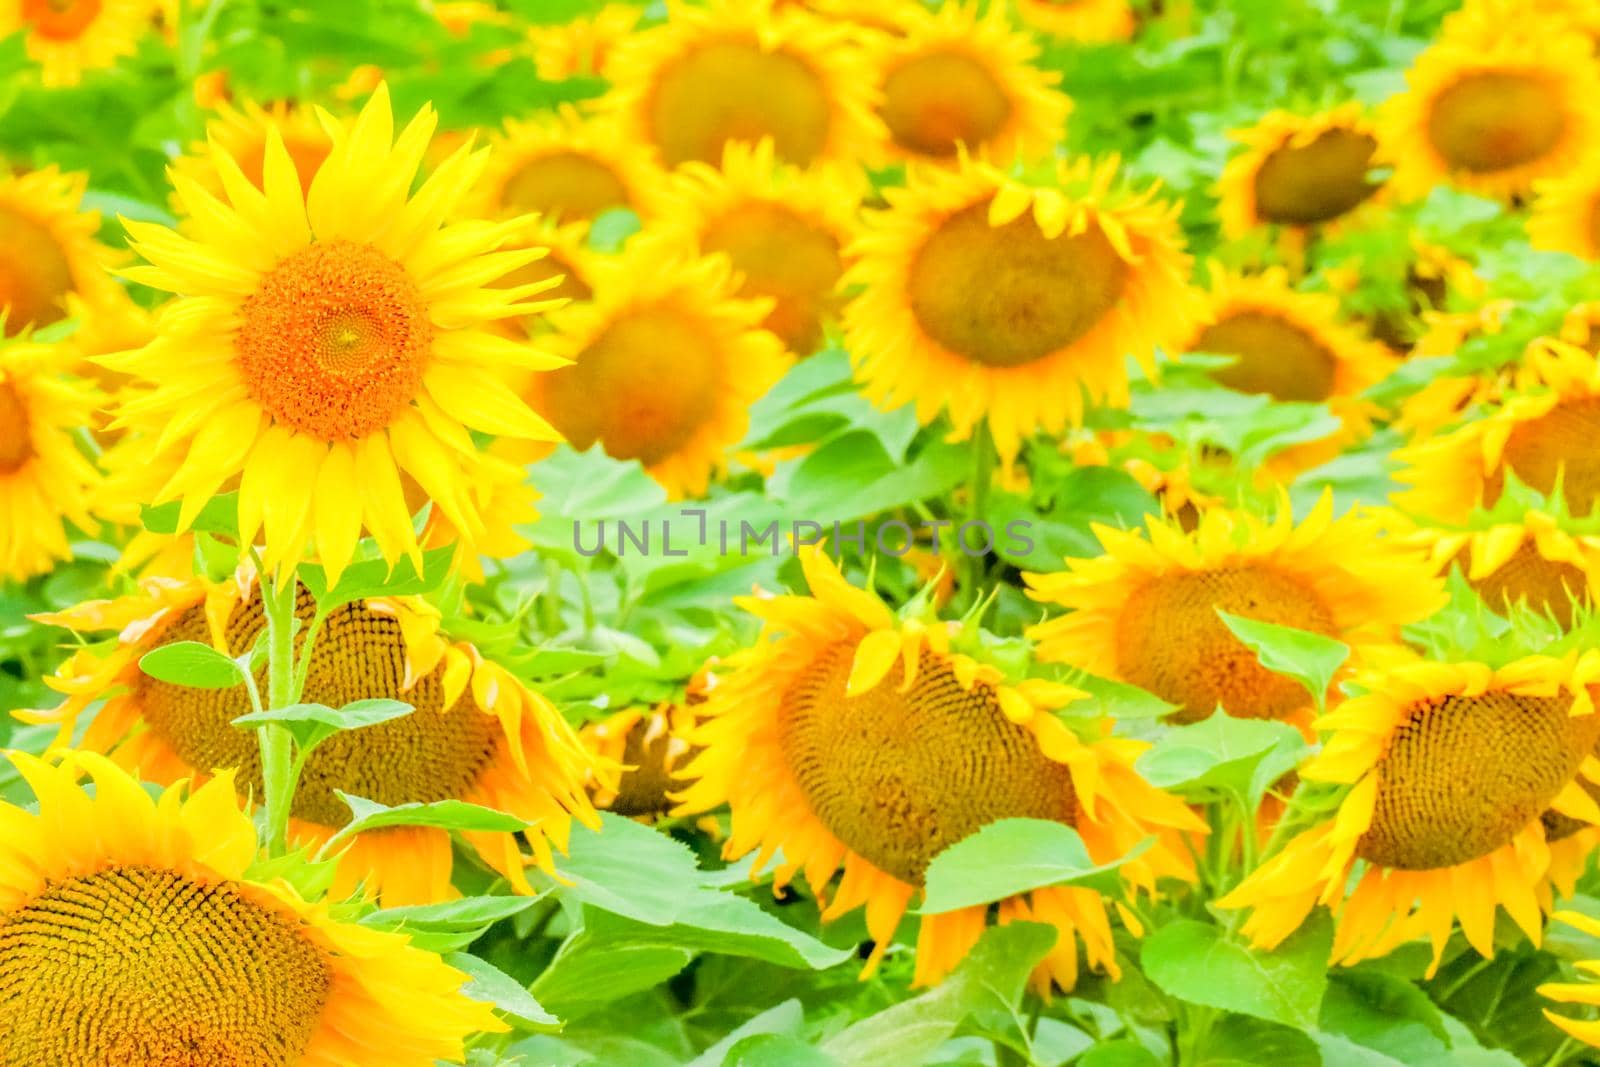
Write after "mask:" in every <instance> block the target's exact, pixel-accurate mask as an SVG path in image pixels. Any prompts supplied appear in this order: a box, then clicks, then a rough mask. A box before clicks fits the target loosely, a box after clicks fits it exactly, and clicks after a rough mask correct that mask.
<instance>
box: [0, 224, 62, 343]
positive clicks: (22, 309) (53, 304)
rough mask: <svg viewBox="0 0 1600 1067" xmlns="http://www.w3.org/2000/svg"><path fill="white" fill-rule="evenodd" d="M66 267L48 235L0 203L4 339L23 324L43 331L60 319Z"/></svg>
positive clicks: (59, 249)
mask: <svg viewBox="0 0 1600 1067" xmlns="http://www.w3.org/2000/svg"><path fill="white" fill-rule="evenodd" d="M71 291H72V265H71V264H70V263H69V262H68V261H67V255H66V252H65V251H64V250H63V249H62V247H61V244H60V242H59V241H57V240H56V238H55V235H54V234H52V233H51V232H50V230H49V229H48V228H46V227H44V226H41V225H40V224H39V223H37V222H35V221H34V220H33V219H30V218H28V217H27V216H25V215H23V214H21V213H19V212H17V211H15V210H14V209H12V208H9V207H7V206H5V205H4V204H0V311H4V312H5V335H6V336H7V337H14V336H16V335H17V334H18V333H20V332H22V328H23V327H24V326H28V325H30V324H31V325H34V326H48V325H50V324H51V323H52V322H56V321H58V320H60V319H61V318H63V317H65V315H66V313H67V312H66V308H65V307H64V306H63V305H62V298H63V297H65V296H66V295H67V294H68V293H69V292H71Z"/></svg>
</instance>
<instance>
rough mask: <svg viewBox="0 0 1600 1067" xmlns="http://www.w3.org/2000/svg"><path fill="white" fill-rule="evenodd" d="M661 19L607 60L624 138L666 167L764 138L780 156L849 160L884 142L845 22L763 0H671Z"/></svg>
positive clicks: (799, 160) (707, 159) (801, 160)
mask: <svg viewBox="0 0 1600 1067" xmlns="http://www.w3.org/2000/svg"><path fill="white" fill-rule="evenodd" d="M667 14H668V21H667V22H666V23H665V24H664V25H661V26H657V27H654V28H652V29H649V30H645V31H644V32H642V33H637V34H635V35H633V36H632V37H631V38H629V39H628V40H626V41H624V42H623V43H621V44H620V45H618V46H617V47H616V49H614V50H613V51H612V53H611V59H610V61H609V62H608V63H607V64H606V73H607V75H608V76H609V77H611V78H612V80H613V89H612V92H611V95H610V97H609V100H610V104H611V106H612V107H613V108H614V109H615V112H616V114H617V115H619V116H620V117H621V118H622V120H623V121H624V123H626V125H627V129H625V131H624V136H625V137H626V138H627V139H628V140H629V141H630V142H637V143H642V144H646V145H649V146H650V148H651V149H652V150H653V151H654V152H655V153H656V155H657V156H658V157H659V158H660V160H661V161H662V162H663V163H665V164H666V165H667V166H669V167H676V166H678V165H679V164H680V163H686V162H688V161H689V160H695V159H697V160H699V161H700V162H702V163H710V164H712V165H715V164H716V163H717V161H718V160H720V159H721V158H722V150H723V147H724V146H725V145H727V143H728V142H729V141H746V142H751V143H754V142H757V141H760V140H762V139H763V138H767V137H770V138H772V141H773V144H774V145H775V147H776V150H777V154H778V158H780V159H782V160H784V161H785V162H788V163H793V164H795V165H797V166H801V167H808V166H810V165H811V164H813V163H825V162H833V163H839V164H845V165H849V164H853V163H854V162H855V161H856V160H857V159H859V158H861V157H862V156H863V155H865V154H867V153H868V151H869V150H870V149H872V148H874V147H875V146H877V145H879V144H881V143H882V140H883V127H882V124H881V123H880V122H879V121H878V119H877V117H876V116H875V115H874V114H873V113H872V108H873V105H874V104H875V103H876V101H875V100H874V99H873V93H872V89H871V84H872V83H871V78H870V76H869V74H868V71H867V68H866V66H865V64H864V63H863V60H862V56H861V54H860V50H859V49H858V48H857V47H856V44H855V41H856V36H857V32H856V31H855V30H854V28H853V27H851V26H849V25H844V24H835V23H831V22H829V21H828V20H826V19H823V18H821V17H819V16H816V15H812V14H809V13H807V12H805V11H799V10H796V9H794V8H792V7H785V8H784V9H783V10H781V11H775V10H773V3H772V0H711V2H710V3H709V4H707V5H705V6H703V7H701V6H693V5H690V4H688V3H685V2H683V0H668V3H667Z"/></svg>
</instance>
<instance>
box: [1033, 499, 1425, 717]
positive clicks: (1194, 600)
mask: <svg viewBox="0 0 1600 1067" xmlns="http://www.w3.org/2000/svg"><path fill="white" fill-rule="evenodd" d="M1095 533H1096V535H1097V536H1098V537H1099V539H1100V544H1101V546H1102V547H1103V548H1104V549H1105V554H1104V555H1101V556H1098V557H1095V558H1092V559H1069V560H1068V561H1067V569H1066V570H1065V571H1063V572H1060V573H1055V574H1025V575H1024V578H1025V579H1026V581H1027V583H1028V586H1029V595H1031V596H1033V597H1034V598H1035V599H1037V600H1042V601H1045V602H1047V603H1050V604H1054V605H1057V606H1059V607H1064V608H1068V609H1070V611H1069V613H1068V614H1067V615H1064V616H1061V617H1060V618H1056V619H1051V620H1049V621H1047V622H1044V623H1040V624H1039V625H1037V626H1035V627H1034V628H1033V630H1032V631H1031V632H1030V635H1031V636H1032V637H1033V638H1034V639H1035V640H1036V641H1038V643H1039V655H1040V656H1041V658H1045V659H1048V660H1051V661H1054V662H1061V663H1070V664H1073V665H1075V666H1078V667H1081V668H1083V669H1084V670H1087V671H1090V672H1091V673H1094V674H1099V675H1102V676H1104V677H1109V678H1116V679H1118V680H1120V681H1124V682H1129V683H1131V684H1133V685H1137V686H1139V687H1141V688H1143V689H1147V690H1149V691H1150V692H1152V693H1154V694H1155V695H1156V696H1158V697H1160V698H1161V699H1162V700H1165V701H1167V702H1168V703H1170V704H1174V705H1176V706H1177V707H1178V709H1179V710H1178V711H1177V712H1176V713H1175V718H1176V720H1177V721H1180V722H1182V721H1194V720H1197V719H1203V718H1205V717H1207V716H1209V715H1210V714H1211V713H1212V712H1213V711H1214V710H1216V709H1217V708H1218V707H1219V706H1220V707H1221V708H1223V709H1224V710H1225V711H1227V712H1228V714H1230V715H1234V716H1237V717H1243V718H1257V719H1285V720H1292V721H1295V722H1298V723H1304V722H1306V721H1308V716H1309V713H1310V709H1311V700H1310V698H1309V697H1308V695H1307V694H1306V692H1305V690H1304V688H1302V687H1301V685H1300V683H1299V682H1297V681H1294V680H1293V679H1291V678H1288V677H1286V676H1284V675H1281V674H1275V673H1273V672H1271V671H1268V670H1267V669H1266V668H1265V667H1263V666H1261V664H1260V663H1259V662H1258V661H1257V660H1256V656H1255V653H1253V652H1252V651H1251V650H1250V648H1249V647H1248V646H1247V645H1245V644H1244V642H1242V641H1240V640H1239V639H1238V638H1237V637H1235V636H1234V634H1233V632H1232V631H1231V630H1229V629H1228V627H1227V625H1226V624H1225V623H1224V622H1223V620H1222V619H1221V617H1220V616H1219V615H1218V614H1217V613H1218V611H1223V612H1227V613H1229V614H1231V615H1237V616H1241V617H1243V618H1248V619H1254V620H1257V621H1260V622H1268V623H1274V624H1277V625H1280V626H1289V627H1292V628H1294V629H1297V630H1309V631H1311V632H1313V633H1319V634H1322V635H1324V636H1327V637H1332V638H1336V639H1338V640H1340V641H1344V642H1346V643H1349V644H1364V643H1373V642H1383V641H1388V640H1393V639H1395V637H1396V636H1397V635H1398V632H1399V628H1400V626H1402V625H1404V624H1406V623H1410V622H1415V621H1417V620H1419V619H1422V618H1425V617H1426V616H1428V615H1430V614H1432V613H1433V612H1434V611H1436V610H1437V609H1438V608H1440V607H1441V606H1443V604H1444V585H1443V582H1442V581H1441V580H1440V579H1439V578H1438V577H1436V576H1435V575H1434V574H1433V572H1432V570H1431V569H1430V568H1429V566H1428V563H1427V560H1426V558H1425V557H1424V556H1423V554H1422V553H1421V552H1419V551H1417V550H1415V549H1414V548H1413V547H1410V546H1407V545H1403V544H1399V543H1397V542H1396V541H1394V540H1392V539H1387V538H1384V537H1383V536H1381V531H1380V529H1379V526H1378V524H1377V522H1376V521H1375V520H1373V519H1371V518H1368V517H1365V516H1360V515H1356V514H1353V513H1350V514H1346V515H1343V516H1341V517H1339V518H1334V516H1333V503H1332V499H1331V498H1330V497H1328V496H1324V497H1323V498H1322V500H1321V501H1320V502H1319V503H1318V504H1317V506H1316V507H1315V508H1314V509H1313V510H1312V511H1311V513H1310V514H1308V515H1307V516H1306V517H1305V519H1304V520H1302V521H1299V522H1296V521H1295V519H1294V517H1293V515H1292V514H1291V513H1290V512H1289V509H1288V507H1287V506H1286V505H1280V509H1279V512H1278V515H1277V518H1276V519H1275V520H1273V521H1272V522H1270V523H1268V522H1264V521H1262V520H1260V519H1257V518H1256V517H1255V516H1253V515H1251V514H1249V513H1248V512H1240V511H1233V510H1229V509H1225V508H1213V509H1210V510H1208V511H1206V512H1205V513H1204V514H1202V515H1201V516H1200V519H1199V523H1198V525H1197V526H1196V527H1195V528H1194V529H1192V530H1190V531H1188V532H1186V531H1185V530H1184V529H1183V528H1182V526H1181V524H1180V522H1179V521H1177V520H1171V519H1168V520H1156V519H1147V520H1146V530H1145V531H1143V532H1133V533H1129V532H1125V531H1121V530H1113V529H1109V528H1106V527H1096V529H1095Z"/></svg>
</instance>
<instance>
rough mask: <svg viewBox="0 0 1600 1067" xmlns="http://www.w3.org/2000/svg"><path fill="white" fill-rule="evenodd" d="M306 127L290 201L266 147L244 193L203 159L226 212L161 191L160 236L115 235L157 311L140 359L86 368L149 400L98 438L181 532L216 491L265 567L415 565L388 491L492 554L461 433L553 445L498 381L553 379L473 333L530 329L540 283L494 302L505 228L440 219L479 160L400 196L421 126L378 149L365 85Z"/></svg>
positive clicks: (529, 360)
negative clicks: (158, 292) (168, 510)
mask: <svg viewBox="0 0 1600 1067" xmlns="http://www.w3.org/2000/svg"><path fill="white" fill-rule="evenodd" d="M323 122H324V128H325V130H326V132H327V134H328V137H329V138H330V140H331V141H332V147H331V148H330V149H329V152H328V156H327V159H326V160H325V161H324V162H323V163H322V165H321V166H320V167H319V168H318V169H317V172H316V175H315V177H314V178H313V179H312V181H311V184H310V187H309V189H307V188H303V187H302V186H301V182H300V177H299V173H298V171H297V170H296V169H295V164H294V160H293V159H292V158H291V157H290V155H289V152H288V150H287V148H285V146H284V143H283V139H282V137H281V136H280V135H279V134H278V132H277V131H276V129H269V130H268V132H267V148H266V155H265V162H264V163H263V182H264V185H263V187H262V188H257V187H256V186H255V185H253V184H251V182H250V181H249V179H248V178H247V177H246V176H245V175H244V173H243V172H242V171H241V170H240V167H239V165H238V163H237V162H236V161H235V160H234V159H233V157H232V156H230V155H229V154H228V153H227V152H226V151H224V150H223V149H221V148H220V147H217V146H215V145H214V146H213V147H212V163H213V165H214V166H215V168H216V171H217V174H218V175H219V176H220V178H221V181H222V183H223V185H224V189H225V195H224V197H222V198H220V199H219V198H218V197H215V196H213V195H211V194H210V193H209V192H207V191H206V190H205V189H204V188H203V187H202V186H201V185H200V184H199V183H198V182H197V181H195V180H193V179H189V178H186V177H185V176H183V175H182V174H178V173H174V175H173V183H174V186H175V189H176V192H177V196H178V198H179V201H180V203H181V204H182V205H183V207H184V210H185V212H186V214H185V216H184V217H183V218H182V220H181V222H180V227H181V228H180V230H177V231H174V230H169V229H166V228H163V227H160V226H156V225H152V224H149V223H140V222H128V223H127V228H128V231H129V233H130V234H131V235H132V237H133V239H134V245H135V247H136V249H137V250H138V251H139V252H140V253H141V254H142V255H143V256H144V257H145V258H146V259H147V260H148V261H149V265H148V266H143V267H135V268H130V269H129V271H128V274H129V276H130V277H132V278H133V279H134V280H136V281H139V282H142V283H144V284H147V285H150V286H153V287H155V288H158V289H162V290H165V291H168V292H171V293H174V294H176V297H177V298H176V299H175V300H173V301H171V302H170V303H168V304H167V305H166V306H165V307H164V308H163V310H162V312H161V314H160V315H159V317H158V320H157V336H156V338H155V339H154V340H153V341H151V342H150V343H149V344H148V345H145V346H144V347H143V348H140V349H138V350H135V351H132V352H129V353H126V354H122V355H118V356H115V357H106V358H105V362H106V363H107V365H108V366H111V367H112V368H113V369H115V370H119V371H122V372H125V373H128V374H131V375H134V376H136V377H138V378H140V379H143V380H145V381H147V382H148V383H150V386H151V388H149V389H147V390H144V391H142V392H141V393H140V394H139V395H137V396H135V397H133V398H131V399H126V400H124V401H123V402H122V403H121V404H119V405H118V408H117V412H116V414H117V422H116V425H118V426H126V427H132V428H136V429H143V430H146V431H148V432H149V434H150V438H151V440H152V441H153V442H154V447H153V448H152V450H151V454H150V456H149V461H148V464H147V466H148V469H149V471H155V472H159V473H160V475H161V476H162V478H163V479H164V481H163V483H162V484H161V486H160V487H159V489H157V490H156V492H155V495H154V497H153V499H154V500H155V501H166V500H181V501H182V505H181V511H180V515H179V526H180V529H182V528H186V527H187V526H188V525H189V523H191V522H192V521H193V519H194V518H195V516H196V515H197V514H198V513H199V511H200V509H201V507H202V506H203V505H204V504H205V503H206V501H207V500H209V499H210V498H211V497H213V496H214V495H215V494H216V493H217V492H219V491H220V490H224V489H235V488H236V489H237V491H238V494H239V495H238V521H239V527H240V540H241V546H242V547H246V548H247V547H248V546H250V545H253V544H254V543H255V542H256V539H257V537H258V535H261V534H262V533H264V534H265V537H266V551H265V553H264V556H263V558H264V560H265V562H266V563H267V565H268V566H270V567H274V568H276V567H280V566H292V565H293V564H294V563H296V562H297V561H299V560H301V559H303V558H307V556H308V555H310V554H311V552H312V550H313V549H314V554H315V556H316V557H317V558H318V559H319V560H320V561H321V562H322V564H323V565H324V566H325V567H326V568H327V570H328V572H329V574H330V576H333V575H337V574H338V573H339V572H340V571H341V570H342V569H343V568H344V566H345V565H346V564H347V563H348V562H349V561H350V559H351V558H352V557H353V555H354V553H355V549H356V543H357V540H358V539H359V538H360V536H361V535H362V533H363V532H365V533H370V534H371V535H372V537H373V538H374V540H375V541H376V543H377V546H378V550H379V551H380V552H381V553H382V555H383V557H384V558H385V559H388V560H390V561H391V562H392V561H394V560H397V559H399V558H400V557H401V556H403V555H409V556H411V557H412V558H413V560H414V561H417V562H420V548H419V546H418V543H417V539H416V536H415V534H414V532H413V526H412V508H411V507H410V506H409V505H408V503H407V487H408V486H415V487H417V488H418V489H420V491H421V492H422V493H423V494H425V497H426V499H428V500H429V501H431V503H432V505H433V507H434V508H436V509H438V510H439V511H441V512H442V513H443V515H444V517H445V518H446V519H447V520H448V521H449V522H450V523H451V524H452V526H453V527H454V528H455V529H456V530H458V531H459V532H460V534H461V537H462V539H463V542H464V543H466V544H468V545H471V544H474V543H476V542H478V541H480V540H482V539H486V538H488V537H491V536H492V535H493V533H494V529H495V527H496V526H497V525H499V524H502V523H503V522H504V519H503V518H502V517H501V516H497V515H494V514H489V513H486V512H485V511H484V509H483V508H482V507H481V495H480V494H478V493H475V492H474V491H473V487H474V482H475V479H476V478H477V477H478V474H479V472H480V471H482V470H483V469H484V467H485V465H486V463H487V462H488V461H487V460H485V458H484V456H483V454H482V453H481V452H480V451H479V450H478V447H477V444H476V442H475V440H474V438H473V436H472V435H473V432H478V433H482V434H490V435H498V436H503V437H508V438H514V439H531V440H553V439H555V432H554V431H553V430H552V429H551V428H550V427H549V426H548V425H547V424H546V423H545V422H544V420H542V419H540V418H539V417H538V416H537V415H535V414H534V413H533V412H532V411H530V410H529V409H528V408H527V406H526V405H525V404H524V403H523V402H522V401H521V400H520V399H518V397H517V396H516V394H515V393H514V392H513V391H512V390H511V388H510V387H509V386H508V385H507V384H506V383H505V381H504V378H505V375H506V372H507V371H509V370H512V369H524V370H530V371H537V370H545V369H549V368H551V367H554V366H557V365H559V363H560V360H559V359H556V358H555V357H551V356H548V355H545V354H543V353H541V352H539V351H537V350H535V349H534V348H532V347H531V346H529V345H527V344H525V343H517V342H515V341H513V340H511V339H509V338H507V337H505V336H503V335H502V334H500V333H497V332H496V331H495V330H494V329H492V328H491V327H492V326H493V324H495V323H497V322H498V321H500V320H503V319H509V318H514V317H517V316H522V315H527V314H529V313H532V312H536V311H538V310H539V305H538V304H536V303H531V302H530V298H531V297H532V296H533V295H534V294H535V293H536V292H538V291H539V290H540V289H541V288H542V287H544V286H545V285H546V284H547V283H538V284H535V285H532V286H521V287H517V288H496V287H495V286H494V285H493V283H494V282H495V281H496V280H497V279H499V278H501V277H503V276H504V275H505V274H507V273H509V272H511V271H513V270H515V269H516V268H518V267H520V266H522V265H524V264H526V263H528V262H529V261H530V260H532V259H534V258H536V257H537V256H538V255H539V252H538V251H537V250H535V249H522V250H510V251H496V249H497V248H499V246H500V245H501V244H502V243H504V242H505V241H506V240H508V239H509V238H511V237H512V236H513V235H514V233H515V232H516V228H517V226H518V225H520V224H521V220H510V221H508V222H506V223H487V222H480V221H472V222H461V223H448V222H446V221H445V220H446V218H447V217H448V216H449V214H450V213H451V211H452V210H453V209H454V207H455V205H456V204H457V203H458V202H459V200H460V199H461V198H462V197H463V196H464V195H465V194H466V192H467V190H468V189H469V188H470V187H471V186H472V184H473V183H474V182H475V181H476V180H477V179H478V178H479V176H480V175H481V171H482V168H483V166H484V162H485V157H484V155H483V153H482V152H476V151H473V150H472V149H471V148H470V146H463V147H462V148H461V149H459V150H458V151H457V152H455V153H454V154H453V155H451V156H450V158H449V159H447V160H445V161H444V162H443V163H441V164H439V166H438V167H437V168H435V169H434V170H433V171H432V172H431V173H430V174H429V176H428V178H427V179H426V181H424V182H423V183H422V185H421V186H420V187H419V188H418V190H417V192H416V193H415V194H414V195H412V194H410V188H411V185H412V181H413V179H414V177H415V176H416V174H417V170H418V168H419V166H420V165H421V162H422V159H423V155H424V153H425V152H426V150H427V146H428V142H429V139H430V137H431V135H432V133H433V129H434V124H435V119H434V115H433V112H432V111H431V109H426V108H425V109H424V110H423V111H422V112H421V113H420V114H418V115H417V116H416V118H414V119H413V120H412V121H411V122H410V123H409V124H408V125H407V126H406V127H405V128H404V129H403V130H402V131H400V133H399V135H398V136H396V134H395V131H394V128H393V117H392V114H391V111H390V106H389V96H388V91H387V89H386V88H384V87H383V86H380V87H379V88H378V90H377V91H376V92H375V93H374V94H373V96H372V99H371V101H370V102H369V103H368V104H367V105H366V107H365V108H363V109H362V111H361V114H360V116H359V117H358V118H356V119H355V120H353V121H351V122H348V123H341V122H339V121H337V120H335V119H333V118H332V117H331V116H323ZM352 486H356V487H359V491H354V492H353V491H352V488H351V487H352Z"/></svg>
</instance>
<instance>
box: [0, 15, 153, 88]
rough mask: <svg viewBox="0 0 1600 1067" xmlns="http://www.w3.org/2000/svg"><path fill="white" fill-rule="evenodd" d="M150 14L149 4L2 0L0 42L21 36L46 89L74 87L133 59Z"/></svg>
mask: <svg viewBox="0 0 1600 1067" xmlns="http://www.w3.org/2000/svg"><path fill="white" fill-rule="evenodd" d="M154 15H155V4H154V3H153V2H152V0H3V2H0V37H8V36H10V35H11V34H13V33H20V34H22V40H23V46H24V47H25V48H26V49H27V53H28V58H29V59H31V60H32V61H33V62H35V63H37V64H38V65H39V80H40V81H41V82H43V83H44V84H45V85H47V86H67V85H76V84H78V82H79V81H80V80H81V79H82V78H83V75H84V72H85V71H89V70H100V69H104V68H106V67H110V66H112V65H114V64H115V63H116V62H117V60H119V59H121V58H122V57H123V56H129V55H132V54H133V52H134V49H135V48H136V47H137V46H138V43H139V38H140V37H141V36H143V35H144V33H145V32H146V31H147V30H149V29H150V26H151V22H152V20H153V18H154Z"/></svg>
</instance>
